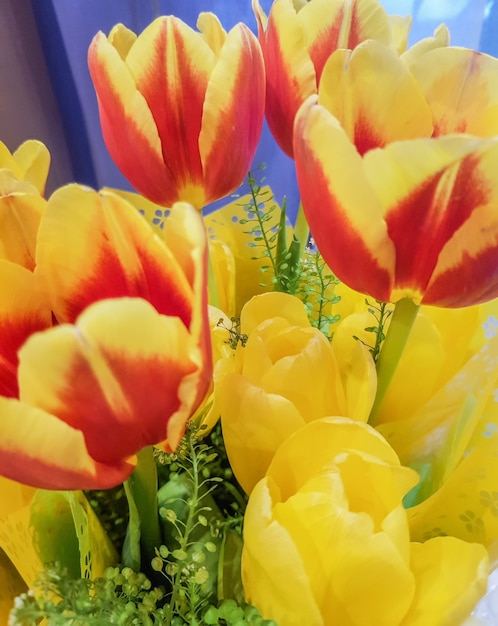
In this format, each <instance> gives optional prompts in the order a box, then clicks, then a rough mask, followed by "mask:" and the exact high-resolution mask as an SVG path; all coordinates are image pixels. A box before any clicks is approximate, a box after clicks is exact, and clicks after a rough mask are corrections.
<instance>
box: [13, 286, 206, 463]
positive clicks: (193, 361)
mask: <svg viewBox="0 0 498 626" xmlns="http://www.w3.org/2000/svg"><path fill="white" fill-rule="evenodd" d="M199 353H200V350H199V347H198V345H197V343H195V341H194V338H192V337H191V336H190V334H189V332H188V330H187V329H186V328H185V326H184V325H183V324H182V322H181V320H180V319H179V318H177V317H166V316H164V315H160V314H159V313H157V311H156V310H155V309H154V308H153V307H152V306H151V305H150V304H149V303H147V302H145V301H143V300H140V299H128V298H120V299H115V300H104V301H102V302H98V303H96V304H94V305H92V306H91V307H89V308H88V309H86V310H85V312H84V313H83V314H82V315H81V316H80V317H79V318H78V321H77V323H76V325H75V326H72V325H62V326H59V327H56V328H53V329H51V330H49V331H46V332H44V333H39V334H37V335H35V336H33V337H32V338H31V339H30V340H29V341H28V342H27V343H26V344H25V345H24V346H23V348H22V349H21V352H20V365H19V386H20V397H21V399H22V400H23V401H25V402H26V403H28V404H29V405H31V406H36V407H38V408H39V409H41V410H43V411H46V412H47V413H50V414H53V415H55V416H57V418H59V419H60V420H62V421H63V422H65V423H66V424H67V425H69V426H71V427H72V428H74V429H76V430H78V431H82V433H83V435H84V438H85V443H86V447H87V449H88V452H89V454H90V455H91V457H92V458H93V459H94V460H95V461H97V462H99V463H103V464H108V465H116V464H119V463H121V462H123V460H124V459H126V458H128V457H129V456H131V455H133V454H135V453H136V452H138V451H139V450H140V449H142V448H143V447H145V446H149V445H152V444H155V443H158V442H161V441H163V440H165V439H168V440H169V442H170V445H171V446H173V447H174V446H176V445H177V443H178V441H179V439H180V438H181V436H182V434H183V431H184V428H185V423H186V421H187V419H188V418H189V417H190V415H191V414H192V413H193V411H194V410H195V408H197V405H198V403H199V400H198V398H199V396H201V393H202V395H203V394H204V393H205V392H206V391H207V387H208V384H209V380H207V381H206V380H205V378H206V377H205V373H204V371H203V362H202V359H201V356H200V354H199ZM208 369H209V366H207V367H206V370H208ZM201 397H202V396H201Z"/></svg>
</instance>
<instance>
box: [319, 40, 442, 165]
mask: <svg viewBox="0 0 498 626" xmlns="http://www.w3.org/2000/svg"><path fill="white" fill-rule="evenodd" d="M318 101H319V103H320V104H321V105H323V106H324V107H325V108H327V109H328V110H329V111H330V112H331V113H332V114H333V115H334V116H335V117H336V118H337V119H338V120H339V121H340V122H341V125H342V127H343V128H344V129H345V130H346V132H347V134H348V136H349V138H350V139H351V141H352V142H353V143H354V144H355V145H356V148H357V150H358V152H359V153H360V154H364V153H365V152H367V151H368V150H371V149H372V148H376V147H383V146H385V145H386V144H388V143H389V142H391V141H395V140H401V139H411V138H415V137H430V136H431V134H432V130H433V128H432V115H431V110H430V108H429V106H428V105H427V103H426V101H425V98H424V95H423V93H422V90H421V89H420V87H419V86H418V85H417V82H416V81H415V79H414V78H413V76H412V75H411V74H410V72H409V71H408V69H407V68H406V66H405V64H404V63H403V62H402V61H401V60H400V59H399V57H398V56H397V55H396V53H395V52H394V51H393V50H391V49H390V48H388V47H387V46H384V45H382V44H380V43H379V42H378V41H374V40H371V41H366V42H364V43H362V44H360V45H359V46H358V47H357V48H355V50H353V51H352V52H351V51H349V50H337V51H336V52H334V53H333V54H332V55H331V56H330V58H329V59H328V61H327V63H326V64H325V67H324V69H323V74H322V78H321V80H320V87H319V90H318Z"/></svg>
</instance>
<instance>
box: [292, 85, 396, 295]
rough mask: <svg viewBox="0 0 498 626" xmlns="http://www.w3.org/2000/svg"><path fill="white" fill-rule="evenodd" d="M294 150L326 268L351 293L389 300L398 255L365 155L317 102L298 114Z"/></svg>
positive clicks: (306, 208)
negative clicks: (368, 175) (366, 169)
mask: <svg viewBox="0 0 498 626" xmlns="http://www.w3.org/2000/svg"><path fill="white" fill-rule="evenodd" d="M294 147H295V150H296V154H295V159H296V170H297V178H298V183H299V188H300V191H301V198H302V202H303V207H304V211H305V213H306V217H307V219H308V223H309V225H310V229H311V232H312V234H313V237H314V239H315V241H316V244H317V246H318V248H319V250H320V251H321V253H322V255H323V257H324V259H325V261H326V262H327V265H328V266H329V267H330V268H331V270H332V271H333V272H334V274H336V276H337V277H338V278H339V279H341V280H343V281H344V282H345V283H346V284H347V285H348V286H349V287H351V288H352V289H356V290H357V291H363V293H372V294H375V296H374V297H376V298H378V299H379V300H383V301H387V300H389V296H390V292H391V284H392V281H393V278H394V272H393V270H394V259H395V256H394V255H395V251H394V246H393V245H392V242H391V241H390V240H389V238H388V237H387V226H386V223H385V221H384V218H383V215H382V207H381V205H380V203H379V202H378V201H377V199H376V198H375V195H374V194H373V193H372V188H371V186H370V184H369V182H368V181H367V180H366V177H365V174H364V172H363V164H362V160H361V157H360V155H359V154H358V153H357V151H356V150H355V148H354V146H353V145H351V142H350V141H349V139H348V137H347V135H346V133H345V132H344V130H343V129H342V128H341V127H340V126H339V124H338V122H337V120H336V119H335V118H334V117H333V116H332V115H331V114H330V113H329V112H328V111H327V110H326V109H325V108H324V107H321V106H320V105H317V104H316V97H310V98H309V99H308V100H307V101H306V103H305V104H303V106H302V107H301V109H300V110H299V113H298V115H297V117H296V123H295V127H294ZM367 156H368V155H367ZM336 233H337V234H336ZM352 251H354V263H352V262H351V259H352V258H353V252H352ZM365 273H367V274H368V281H367V282H368V289H367V287H366V284H365V283H366V281H365ZM365 289H367V291H365Z"/></svg>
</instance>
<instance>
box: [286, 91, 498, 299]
mask: <svg viewBox="0 0 498 626" xmlns="http://www.w3.org/2000/svg"><path fill="white" fill-rule="evenodd" d="M295 149H296V168H297V176H298V181H299V187H300V191H301V197H302V201H303V206H304V209H305V212H306V216H307V218H308V222H309V224H310V228H311V231H312V232H313V235H314V238H315V240H316V243H317V245H318V247H319V249H320V251H321V253H322V254H323V257H324V258H325V260H326V261H327V263H328V265H329V266H330V268H331V269H332V271H333V272H334V273H335V274H336V275H337V276H338V277H339V278H340V279H341V280H343V281H344V282H345V283H347V284H348V285H349V286H350V287H352V288H353V289H355V290H357V291H360V292H362V293H365V294H368V295H370V296H372V297H374V298H377V299H378V300H382V301H392V302H396V301H397V300H400V299H402V298H411V299H413V300H414V302H415V303H417V304H418V303H420V302H423V303H426V304H432V305H437V306H447V307H462V306H468V305H471V304H477V303H479V302H484V301H486V300H490V299H492V298H494V297H496V296H497V295H498V274H497V272H496V270H495V268H496V265H497V263H498V221H497V219H496V207H497V202H498V185H497V184H496V176H495V171H496V167H498V141H497V140H496V139H495V138H493V139H481V138H476V137H470V136H468V135H460V136H448V137H440V138H436V139H412V140H407V141H398V142H393V143H389V144H387V145H386V146H385V147H384V148H383V149H378V150H370V151H368V152H367V153H366V154H364V155H363V156H361V155H360V153H359V152H358V151H357V149H356V148H355V146H354V144H352V143H351V141H350V139H349V137H348V135H347V133H346V131H345V130H344V129H343V128H342V127H341V126H340V124H339V123H338V121H337V119H336V118H335V117H334V116H333V115H332V114H331V113H330V112H329V111H328V110H327V109H326V108H325V107H324V106H322V105H320V104H319V103H317V101H316V97H311V98H310V99H309V100H308V101H307V102H306V103H305V104H304V105H303V107H302V108H301V109H300V112H299V114H298V117H297V119H296V126H295Z"/></svg>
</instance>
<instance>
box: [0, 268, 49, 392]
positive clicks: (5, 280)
mask: <svg viewBox="0 0 498 626" xmlns="http://www.w3.org/2000/svg"><path fill="white" fill-rule="evenodd" d="M50 325H51V313H50V309H49V308H48V306H47V305H46V303H45V302H44V300H43V298H42V296H41V295H40V294H39V293H38V291H37V289H36V282H35V280H34V277H33V274H32V273H31V272H30V271H28V270H26V269H25V268H24V267H20V266H19V265H15V264H14V263H9V262H8V261H0V395H2V396H5V397H9V398H15V397H17V396H18V393H19V388H18V383H17V365H18V356H17V353H18V350H19V348H20V347H21V346H22V344H23V343H24V342H25V341H26V339H27V338H28V337H29V336H30V335H31V334H33V333H35V332H37V331H39V330H43V329H45V328H48V327H49V326H50Z"/></svg>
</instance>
